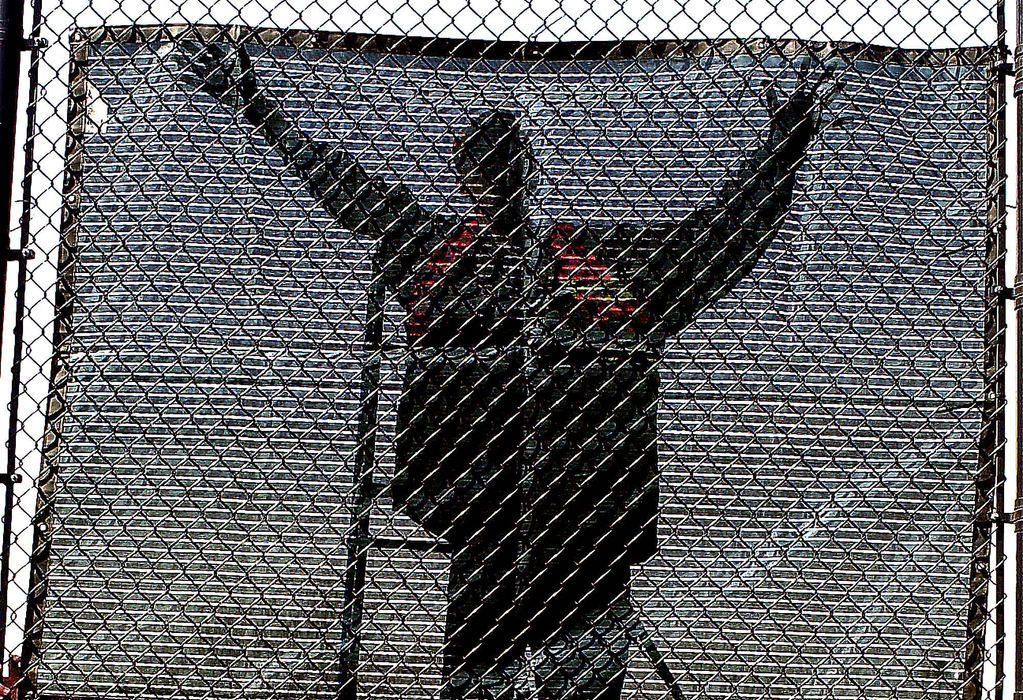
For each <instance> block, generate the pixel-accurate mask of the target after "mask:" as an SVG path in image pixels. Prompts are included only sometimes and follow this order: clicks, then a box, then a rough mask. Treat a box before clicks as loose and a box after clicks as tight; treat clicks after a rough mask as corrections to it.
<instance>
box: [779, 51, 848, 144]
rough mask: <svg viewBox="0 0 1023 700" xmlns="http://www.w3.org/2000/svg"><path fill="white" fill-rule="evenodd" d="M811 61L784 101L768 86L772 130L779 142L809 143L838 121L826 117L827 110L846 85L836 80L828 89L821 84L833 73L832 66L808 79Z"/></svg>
mask: <svg viewBox="0 0 1023 700" xmlns="http://www.w3.org/2000/svg"><path fill="white" fill-rule="evenodd" d="M808 74H809V68H808V64H804V65H803V67H802V68H801V69H800V71H799V75H798V77H797V79H796V87H795V89H794V90H793V91H792V94H791V95H790V96H789V98H788V100H787V101H786V102H785V103H784V104H781V103H780V102H779V100H778V94H777V93H776V92H775V89H774V87H773V86H769V87H768V88H767V92H766V93H765V99H766V101H767V111H768V114H769V115H770V117H771V132H772V134H773V135H774V136H775V138H776V139H778V140H780V141H796V142H807V141H809V140H810V139H811V138H812V137H813V136H814V135H816V134H819V133H820V132H821V131H822V129H823V127H824V126H826V125H835V126H837V125H838V124H839V123H840V122H839V120H831V121H825V120H824V117H823V115H824V110H825V109H827V106H828V104H829V103H830V102H831V100H832V99H834V97H835V95H837V94H838V93H839V92H840V91H841V90H842V89H843V88H844V87H845V85H844V83H842V82H839V81H835V82H833V83H831V84H830V85H828V87H827V88H826V89H822V86H823V85H824V83H825V82H826V81H828V80H829V79H830V78H831V77H832V75H833V74H834V69H833V68H832V67H831V66H825V67H824V69H823V70H822V71H821V72H820V74H819V76H818V77H817V79H816V80H815V81H813V82H812V83H811V81H810V80H809V75H808Z"/></svg>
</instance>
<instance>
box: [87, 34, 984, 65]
mask: <svg viewBox="0 0 1023 700" xmlns="http://www.w3.org/2000/svg"><path fill="white" fill-rule="evenodd" d="M185 38H187V39H193V40H199V41H234V42H251V43H258V44H262V45H264V46H282V47H289V48H305V49H310V48H311V49H321V50H325V51H344V50H347V51H362V52H366V53H383V54H394V55H406V56H431V57H438V58H462V59H466V58H468V59H473V58H478V59H493V60H521V61H528V60H546V61H573V60H574V61H585V60H610V59H633V60H635V59H671V58H701V57H709V56H714V57H729V58H736V57H739V58H741V57H743V56H749V57H751V58H752V57H753V56H755V55H757V54H761V55H762V54H763V53H764V52H772V51H773V52H775V53H776V54H777V55H778V57H779V58H781V57H790V58H791V57H797V56H800V55H802V54H805V55H808V56H810V57H813V58H818V59H821V60H836V59H837V60H845V61H850V62H851V61H869V62H878V63H895V64H901V65H907V66H935V67H937V66H944V67H947V66H949V65H974V64H976V63H977V62H978V61H982V60H985V59H987V58H990V57H991V55H992V50H993V49H998V48H1002V43H999V44H996V45H992V46H970V47H962V48H949V49H907V48H899V47H889V46H879V45H874V44H867V43H861V42H849V41H840V42H820V41H803V40H798V39H714V40H705V39H692V40H672V39H652V40H644V41H639V40H621V41H606V40H599V41H564V42H548V41H501V40H482V39H457V38H447V37H427V36H400V35H392V34H367V33H359V32H336V31H328V30H315V31H314V30H304V29H279V28H266V27H247V26H241V25H214V24H181V23H176V24H152V25H137V24H136V25H102V26H95V27H78V28H76V29H75V30H74V32H73V34H72V39H71V40H72V43H73V44H79V43H85V44H104V43H154V42H156V43H160V42H167V41H175V40H178V39H185ZM1000 41H1001V42H1004V37H1003V38H1002V39H1001V40H1000ZM761 60H762V57H761Z"/></svg>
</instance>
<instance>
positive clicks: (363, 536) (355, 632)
mask: <svg viewBox="0 0 1023 700" xmlns="http://www.w3.org/2000/svg"><path fill="white" fill-rule="evenodd" d="M377 257H378V256H377V255H374V257H373V281H372V282H371V284H370V288H369V295H368V298H367V309H366V314H367V319H366V330H365V338H364V344H363V347H365V348H366V349H367V350H368V351H369V352H370V353H372V354H371V355H370V356H369V357H367V358H366V359H365V364H364V365H363V368H362V392H361V396H360V402H359V403H360V408H359V427H358V429H359V433H358V451H357V453H356V458H355V473H354V475H353V478H354V482H355V484H354V486H355V502H354V504H353V508H352V523H351V524H350V525H349V527H350V528H352V532H350V533H349V539H348V556H347V561H346V563H345V602H344V610H343V612H342V617H343V625H342V629H343V630H344V633H345V639H344V641H343V642H342V645H341V674H340V675H341V688H340V690H339V692H338V698H339V700H357V698H358V691H359V664H360V652H361V649H362V640H361V628H362V614H363V608H364V598H365V594H366V590H365V589H366V564H367V560H368V557H369V548H370V547H371V546H372V544H373V540H372V538H371V537H370V511H371V509H372V506H373V499H374V498H375V496H376V493H377V489H376V484H375V483H374V479H373V471H374V469H373V468H374V465H375V462H376V434H377V407H378V405H379V403H380V358H381V354H382V350H381V340H382V338H383V330H384V292H385V288H384V281H383V273H382V271H381V270H380V266H379V264H378V263H377Z"/></svg>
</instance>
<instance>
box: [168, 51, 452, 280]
mask: <svg viewBox="0 0 1023 700" xmlns="http://www.w3.org/2000/svg"><path fill="white" fill-rule="evenodd" d="M176 62H177V63H178V64H179V65H180V66H181V68H182V72H181V78H182V80H183V81H184V82H186V83H188V84H190V85H192V86H194V87H196V88H199V89H201V90H203V91H204V92H206V93H208V94H210V95H212V96H213V97H215V98H216V99H217V100H218V101H219V102H220V103H221V104H223V105H224V106H225V107H227V108H229V109H231V110H233V111H235V112H236V113H238V114H239V115H240V116H242V117H243V118H244V119H245V121H247V122H248V123H249V124H251V125H252V126H253V127H255V128H256V129H257V130H258V131H259V132H260V133H261V134H262V136H263V137H264V138H265V139H266V141H267V143H268V144H270V146H271V147H272V148H273V149H274V150H275V151H277V152H278V153H279V154H280V156H281V158H282V159H283V160H284V162H285V164H286V165H287V167H288V169H289V170H290V171H291V172H292V174H293V175H295V176H296V177H297V178H298V179H299V180H301V182H302V183H303V185H304V186H305V188H306V190H308V191H309V193H310V194H311V195H312V196H313V197H314V198H315V199H316V200H317V201H318V202H319V203H320V204H321V205H323V207H324V208H325V209H326V210H327V211H328V212H329V213H330V214H332V215H333V216H334V218H335V219H336V220H337V221H338V223H340V224H341V225H342V226H344V227H345V228H348V229H350V230H352V231H354V232H357V233H360V234H364V235H366V236H369V237H371V238H373V239H375V240H377V241H378V245H379V248H378V260H379V261H380V269H381V271H382V273H383V275H384V278H385V280H387V281H388V282H390V283H398V284H401V283H402V282H404V281H405V280H406V279H407V277H408V274H409V271H410V270H411V269H412V268H413V266H414V265H415V264H417V263H418V262H420V261H421V260H422V259H423V258H424V257H425V255H426V252H425V248H426V241H427V240H428V239H429V238H430V237H431V235H432V233H433V229H434V227H435V226H436V225H437V222H436V221H434V219H433V218H432V217H431V216H430V215H429V214H428V213H427V212H426V211H425V210H424V209H423V208H422V207H421V206H420V205H419V203H418V202H417V201H416V200H415V198H414V197H413V196H412V194H411V193H410V192H409V191H408V189H407V188H405V187H404V186H401V185H397V184H388V183H385V182H384V181H383V180H382V179H381V178H379V177H372V176H370V175H369V173H367V172H366V170H365V168H363V167H362V165H360V164H359V163H358V161H357V160H356V159H355V157H354V156H352V155H351V154H350V153H348V152H347V151H346V150H344V149H343V148H339V147H332V146H328V145H326V144H323V143H319V142H317V141H314V140H313V139H311V138H310V137H309V136H308V135H307V134H306V133H305V132H303V131H302V130H301V129H300V128H298V126H297V125H295V124H294V123H293V122H292V121H291V120H290V119H289V118H288V116H287V114H286V113H285V111H284V110H283V109H282V108H281V107H280V106H279V105H278V104H277V103H276V102H275V101H274V100H273V99H272V98H271V97H270V96H269V95H267V94H266V92H265V91H264V90H263V89H261V87H260V86H259V84H258V82H257V80H256V75H255V72H254V71H253V68H252V62H251V59H250V58H249V55H248V53H247V52H246V50H245V47H244V46H240V45H235V46H228V48H226V49H225V48H223V47H221V46H220V45H217V44H206V45H202V44H198V43H196V42H191V41H189V42H181V50H180V51H178V52H177V54H176Z"/></svg>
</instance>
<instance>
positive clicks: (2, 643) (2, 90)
mask: <svg viewBox="0 0 1023 700" xmlns="http://www.w3.org/2000/svg"><path fill="white" fill-rule="evenodd" d="M24 20H25V5H24V0H0V248H2V250H0V252H2V254H3V259H2V260H0V331H2V329H3V320H4V305H5V299H6V295H7V263H8V262H10V261H11V260H14V259H18V258H16V257H15V256H14V255H13V254H12V253H14V251H12V250H11V238H10V229H11V204H12V201H13V190H14V156H15V137H16V132H17V124H18V119H17V118H18V83H19V80H20V77H21V52H22V51H23V50H24V49H25V46H26V45H25V39H24V33H23V32H24ZM2 347H3V333H2V332H0V348H2ZM3 476H4V477H6V478H4V479H2V483H3V484H4V486H5V487H6V488H4V511H3V541H2V544H0V654H2V655H3V656H4V657H6V649H7V646H6V644H7V592H8V591H7V588H8V585H7V584H8V577H9V575H10V546H11V528H12V523H11V512H12V510H13V508H14V479H13V476H12V475H11V474H10V473H5V474H4V475H3ZM2 663H3V659H0V664H2Z"/></svg>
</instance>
